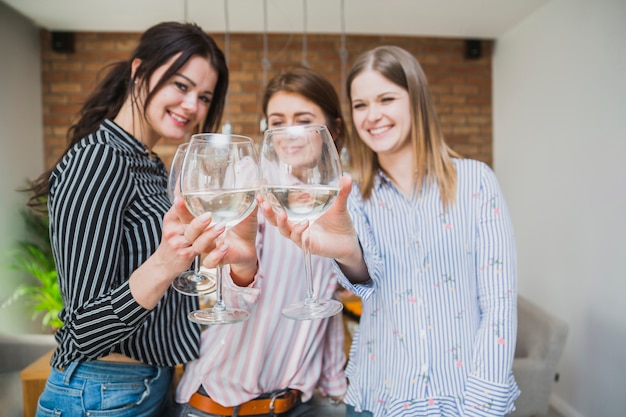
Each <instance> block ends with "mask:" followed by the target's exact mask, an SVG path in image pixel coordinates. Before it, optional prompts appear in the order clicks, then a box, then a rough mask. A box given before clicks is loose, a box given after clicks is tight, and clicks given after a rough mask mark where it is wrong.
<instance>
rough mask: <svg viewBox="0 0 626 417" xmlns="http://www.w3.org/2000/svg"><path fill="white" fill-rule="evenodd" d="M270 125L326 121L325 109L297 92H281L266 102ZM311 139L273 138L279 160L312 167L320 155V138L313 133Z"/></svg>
mask: <svg viewBox="0 0 626 417" xmlns="http://www.w3.org/2000/svg"><path fill="white" fill-rule="evenodd" d="M267 122H268V127H269V128H277V127H287V126H305V125H310V124H326V120H325V118H324V112H323V111H322V109H321V108H320V107H319V106H318V105H316V104H315V103H313V102H312V101H310V100H308V99H306V98H304V97H303V96H301V95H300V94H296V93H288V92H284V91H280V92H278V93H276V94H274V95H273V96H272V97H271V98H270V100H269V101H268V103H267ZM309 136H310V137H311V138H312V139H311V141H310V142H307V141H305V140H303V139H302V138H298V137H297V136H295V135H277V136H275V137H274V146H275V147H276V152H277V154H278V156H279V157H280V158H281V160H282V161H284V162H287V163H289V164H290V165H292V166H294V167H307V166H312V165H313V164H314V163H315V162H316V160H317V158H318V157H319V155H320V154H321V149H322V141H321V140H320V139H319V137H317V136H316V135H314V134H311V135H309Z"/></svg>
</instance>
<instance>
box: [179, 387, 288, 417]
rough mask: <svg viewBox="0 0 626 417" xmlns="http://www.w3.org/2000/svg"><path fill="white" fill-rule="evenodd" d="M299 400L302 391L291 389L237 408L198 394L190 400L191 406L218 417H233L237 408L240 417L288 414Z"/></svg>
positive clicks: (251, 401)
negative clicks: (225, 405)
mask: <svg viewBox="0 0 626 417" xmlns="http://www.w3.org/2000/svg"><path fill="white" fill-rule="evenodd" d="M298 400H300V391H298V390H295V389H290V390H286V391H284V392H282V393H278V394H277V395H274V396H272V397H269V398H257V399H254V400H250V401H248V402H246V403H243V404H241V405H239V406H237V407H224V406H222V405H220V404H218V403H216V402H215V401H213V400H212V399H211V398H210V397H208V396H206V395H202V394H200V393H199V392H196V393H195V394H193V395H192V396H191V398H190V399H189V405H191V406H192V407H194V408H197V409H198V410H200V411H203V412H205V413H207V414H217V415H218V416H232V415H233V413H234V412H235V408H238V411H237V415H239V416H255V415H259V414H272V413H273V414H282V413H286V412H287V411H289V410H291V409H292V408H293V407H294V406H295V405H296V404H297V403H298Z"/></svg>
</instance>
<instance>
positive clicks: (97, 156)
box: [50, 142, 149, 358]
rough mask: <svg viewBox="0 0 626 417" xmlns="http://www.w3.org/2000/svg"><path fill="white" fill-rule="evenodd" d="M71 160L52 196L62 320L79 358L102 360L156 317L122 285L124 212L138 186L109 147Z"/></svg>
mask: <svg viewBox="0 0 626 417" xmlns="http://www.w3.org/2000/svg"><path fill="white" fill-rule="evenodd" d="M66 159H67V160H66V161H65V164H64V167H65V169H64V170H62V171H58V172H57V173H56V175H58V177H57V178H56V181H55V182H54V188H52V189H51V193H50V196H51V198H50V203H51V210H50V213H52V216H53V217H52V218H51V225H52V232H53V233H52V237H53V247H54V248H55V251H56V253H55V258H56V262H57V269H58V272H59V281H60V285H61V291H62V293H63V294H64V303H65V305H64V312H63V315H64V317H62V319H63V321H64V323H66V326H67V327H68V329H67V330H68V334H69V337H71V338H72V339H73V344H74V346H75V348H76V350H77V351H79V352H81V354H82V355H85V356H86V357H89V358H96V357H98V356H101V355H102V354H103V353H106V352H108V351H109V350H110V348H111V345H113V344H115V343H116V342H117V341H120V340H122V339H124V338H126V337H128V336H129V334H131V333H132V332H134V331H135V330H136V329H137V325H138V323H140V322H141V321H142V320H143V319H144V318H145V317H146V316H147V314H148V313H149V311H147V310H145V309H143V308H142V307H141V306H140V305H139V304H137V302H136V301H135V300H134V299H133V297H132V295H131V294H130V289H129V287H128V282H127V281H126V280H124V281H123V282H122V280H118V281H116V277H118V276H119V271H118V268H119V265H120V264H121V262H120V256H122V255H121V253H120V250H121V248H120V243H119V242H120V241H121V240H122V239H121V234H122V229H123V219H124V210H125V209H126V207H127V206H128V204H129V201H130V200H131V199H132V198H133V192H134V183H133V180H132V178H130V176H131V175H132V173H131V172H132V171H131V169H129V167H127V166H126V165H125V164H126V159H125V158H124V157H122V156H121V155H119V150H117V149H115V148H113V147H110V146H107V145H104V144H102V143H97V142H96V143H88V144H87V145H86V146H83V147H80V148H77V150H76V152H75V153H72V154H68V155H66ZM70 159H73V161H72V160H70ZM77 196H80V198H77ZM94 246H95V247H96V248H97V249H96V250H94ZM66 277H80V279H67V278H66Z"/></svg>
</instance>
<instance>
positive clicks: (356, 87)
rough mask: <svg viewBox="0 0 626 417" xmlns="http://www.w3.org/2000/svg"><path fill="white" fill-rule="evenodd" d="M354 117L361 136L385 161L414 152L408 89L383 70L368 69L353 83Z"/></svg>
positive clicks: (351, 90)
mask: <svg viewBox="0 0 626 417" xmlns="http://www.w3.org/2000/svg"><path fill="white" fill-rule="evenodd" d="M350 94H351V99H352V101H351V106H352V120H353V122H354V126H355V128H356V130H357V134H358V136H359V137H360V139H361V140H362V141H363V142H364V143H365V144H366V145H367V146H368V147H369V148H371V149H372V151H374V152H375V153H376V154H377V155H378V158H379V160H380V161H381V163H382V162H383V161H384V160H386V159H394V158H395V156H398V155H400V154H404V153H405V152H406V153H409V154H410V152H411V143H410V133H411V106H410V103H409V94H408V92H407V91H406V90H405V89H404V88H402V87H400V86H398V85H396V84H394V83H392V82H391V81H389V80H388V79H387V78H385V77H384V76H383V75H382V74H381V73H380V72H378V71H375V70H365V71H363V72H361V73H359V75H357V76H356V77H355V78H354V80H353V81H352V84H351V86H350Z"/></svg>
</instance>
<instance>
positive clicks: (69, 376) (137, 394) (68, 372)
mask: <svg viewBox="0 0 626 417" xmlns="http://www.w3.org/2000/svg"><path fill="white" fill-rule="evenodd" d="M172 374H173V369H172V368H170V367H158V366H150V365H142V364H126V363H115V362H104V361H95V362H82V363H80V362H72V363H71V364H70V365H69V366H68V367H67V368H65V370H64V371H60V370H58V369H54V368H53V369H52V371H51V372H50V376H49V377H48V381H47V382H46V387H45V388H44V391H43V393H42V394H41V396H40V397H39V403H38V405H37V414H36V416H37V417H49V416H55V417H59V416H63V417H82V416H85V415H89V416H91V417H113V416H115V417H152V416H155V417H156V416H159V417H161V416H169V415H171V413H172V410H171V407H172V404H173V401H172V397H171V381H172Z"/></svg>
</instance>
